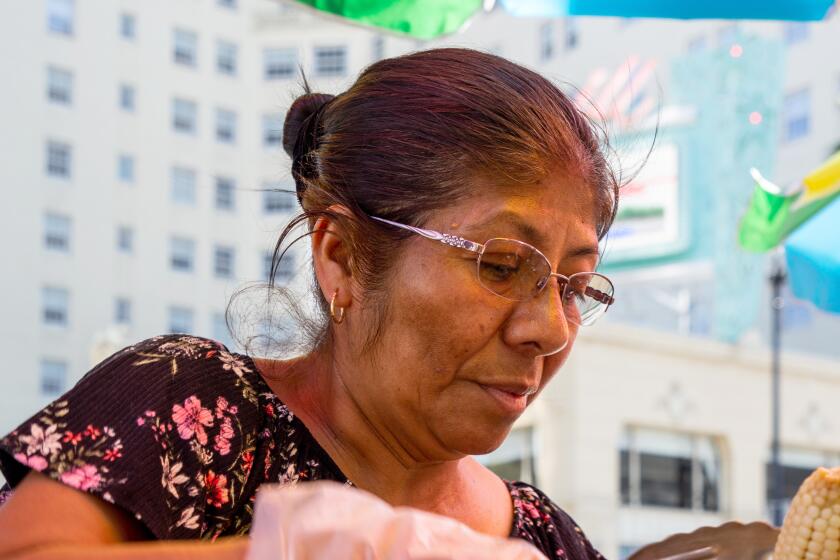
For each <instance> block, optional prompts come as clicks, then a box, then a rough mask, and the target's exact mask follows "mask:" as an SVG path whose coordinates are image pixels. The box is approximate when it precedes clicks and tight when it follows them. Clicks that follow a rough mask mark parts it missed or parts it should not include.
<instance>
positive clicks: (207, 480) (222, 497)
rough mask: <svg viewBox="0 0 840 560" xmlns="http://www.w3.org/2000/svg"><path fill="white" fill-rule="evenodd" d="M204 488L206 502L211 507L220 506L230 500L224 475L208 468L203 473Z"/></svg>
mask: <svg viewBox="0 0 840 560" xmlns="http://www.w3.org/2000/svg"><path fill="white" fill-rule="evenodd" d="M204 488H205V489H206V490H207V503H208V504H210V505H212V506H213V507H222V505H223V504H226V503H228V502H229V501H230V498H229V497H228V489H227V477H226V476H225V475H223V474H218V475H217V474H216V473H214V472H213V471H212V470H208V471H207V474H205V475H204Z"/></svg>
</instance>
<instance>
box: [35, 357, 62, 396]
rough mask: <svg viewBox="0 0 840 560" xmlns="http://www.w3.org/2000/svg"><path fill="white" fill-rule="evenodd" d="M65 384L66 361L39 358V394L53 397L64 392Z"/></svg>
mask: <svg viewBox="0 0 840 560" xmlns="http://www.w3.org/2000/svg"><path fill="white" fill-rule="evenodd" d="M66 384H67V363H66V362H60V361H58V360H46V359H44V360H41V394H42V395H45V396H50V397H54V396H57V395H60V394H62V393H63V392H64V388H65V386H66Z"/></svg>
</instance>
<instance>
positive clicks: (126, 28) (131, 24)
mask: <svg viewBox="0 0 840 560" xmlns="http://www.w3.org/2000/svg"><path fill="white" fill-rule="evenodd" d="M136 28H137V23H136V20H135V19H134V14H126V13H122V14H120V36H121V37H122V38H123V39H129V40H132V39H134V37H135V35H136V34H137V29H136Z"/></svg>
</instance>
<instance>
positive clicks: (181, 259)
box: [169, 237, 195, 272]
mask: <svg viewBox="0 0 840 560" xmlns="http://www.w3.org/2000/svg"><path fill="white" fill-rule="evenodd" d="M169 241H170V247H169V251H170V253H169V264H170V266H171V267H172V270H180V271H182V272H192V270H193V268H194V263H195V242H194V241H193V240H192V239H187V238H186V237H173V238H171V239H170V240H169Z"/></svg>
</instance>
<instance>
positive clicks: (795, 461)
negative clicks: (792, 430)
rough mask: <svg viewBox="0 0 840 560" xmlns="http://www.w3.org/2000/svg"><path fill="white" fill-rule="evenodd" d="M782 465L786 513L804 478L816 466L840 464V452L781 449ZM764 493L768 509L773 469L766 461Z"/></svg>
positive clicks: (784, 510) (784, 509)
mask: <svg viewBox="0 0 840 560" xmlns="http://www.w3.org/2000/svg"><path fill="white" fill-rule="evenodd" d="M779 462H780V463H781V467H782V496H781V497H782V499H783V500H784V504H783V512H784V513H787V510H788V508H789V507H790V502H791V500H793V497H794V495H796V491H797V490H799V487H800V486H801V485H802V483H803V482H805V479H806V478H808V476H809V475H810V474H811V473H812V472H814V471H815V470H816V469H817V467H821V466H824V465H840V452H834V453H831V452H827V451H820V450H815V449H782V450H781V453H780V454H779ZM765 473H766V475H765V479H766V484H765V495H766V499H767V507H768V510H769V509H770V507H771V505H772V503H773V502H772V500H773V469H772V465H771V464H770V462H769V461H768V462H767V464H766V465H765Z"/></svg>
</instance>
